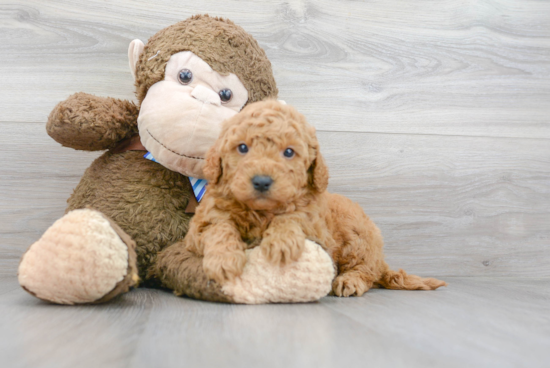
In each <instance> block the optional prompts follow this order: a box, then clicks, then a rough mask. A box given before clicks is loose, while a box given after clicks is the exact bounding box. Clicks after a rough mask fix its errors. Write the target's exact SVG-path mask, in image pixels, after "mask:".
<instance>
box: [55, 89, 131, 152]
mask: <svg viewBox="0 0 550 368" xmlns="http://www.w3.org/2000/svg"><path fill="white" fill-rule="evenodd" d="M138 115H139V109H138V107H137V106H136V105H135V104H134V103H133V102H130V101H127V100H119V99H116V98H112V97H98V96H94V95H90V94H87V93H82V92H79V93H75V94H74V95H72V96H70V97H69V98H67V99H66V100H65V101H62V102H60V103H59V104H58V105H57V106H56V107H55V108H54V109H53V111H52V112H51V113H50V116H49V117H48V123H47V124H46V131H47V132H48V134H49V136H50V137H52V138H53V139H54V140H56V141H57V142H58V143H61V144H62V145H63V146H65V147H71V148H74V149H78V150H85V151H99V150H105V149H110V148H113V147H115V146H116V144H117V143H118V142H120V141H121V140H123V139H125V138H128V137H130V136H132V135H134V134H136V133H137V132H138V128H137V118H138Z"/></svg>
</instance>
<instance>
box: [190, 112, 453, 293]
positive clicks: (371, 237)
mask: <svg viewBox="0 0 550 368" xmlns="http://www.w3.org/2000/svg"><path fill="white" fill-rule="evenodd" d="M204 173H205V175H206V178H207V179H208V182H209V185H208V190H207V191H206V195H205V197H204V198H203V200H202V202H201V205H200V206H199V207H198V208H197V212H196V214H195V216H194V218H193V220H192V222H191V224H190V228H189V232H188V233H187V236H186V238H185V240H184V243H185V246H186V247H187V249H188V250H189V251H191V252H195V253H197V254H199V255H201V256H204V258H203V267H204V270H205V273H206V275H207V276H209V277H210V278H211V279H214V280H216V281H218V282H220V283H223V282H224V281H226V280H231V279H233V278H235V277H236V276H239V275H240V274H241V272H242V270H243V268H244V265H245V262H246V257H245V250H246V249H247V248H252V247H256V246H259V247H261V248H262V252H264V254H265V255H266V256H267V258H268V259H269V260H270V261H272V262H274V263H278V264H281V265H284V264H286V263H288V262H292V261H295V260H297V259H298V258H299V257H300V255H301V253H302V249H303V246H304V242H305V239H306V238H307V239H310V240H313V241H315V242H317V243H319V244H321V246H322V247H323V248H324V249H326V251H327V252H328V253H329V254H330V255H331V257H332V259H333V260H334V264H335V267H336V270H337V276H336V278H335V279H334V282H333V286H332V288H333V293H334V294H335V295H337V296H351V295H357V296H360V295H362V294H363V293H364V292H366V291H367V290H369V289H370V288H371V287H376V286H382V287H385V288H389V289H422V290H430V289H436V288H438V287H440V286H443V285H446V284H445V282H443V281H440V280H436V279H433V278H420V277H418V276H414V275H408V274H407V273H405V272H404V271H403V270H400V271H399V272H396V271H392V270H390V269H389V267H388V265H387V264H386V262H385V261H384V255H383V253H382V246H383V242H382V236H381V234H380V230H379V229H378V228H377V227H376V225H375V224H374V223H373V222H372V221H371V220H370V219H369V218H368V217H367V215H365V213H364V212H363V210H362V209H361V207H360V206H359V205H358V204H356V203H353V202H352V201H351V200H349V199H347V198H345V197H343V196H340V195H337V194H330V193H328V192H327V191H326V188H327V185H328V177H329V175H328V170H327V167H326V165H325V162H324V160H323V157H322V156H321V153H320V151H319V143H318V141H317V137H316V136H315V129H314V128H313V127H312V126H310V125H309V124H308V123H307V122H306V120H305V118H304V116H303V115H302V114H300V113H298V112H297V111H296V110H295V109H294V108H292V107H290V106H286V105H283V104H281V103H279V102H277V101H264V102H257V103H254V104H251V105H249V106H248V107H246V108H245V109H244V110H243V111H242V112H241V113H239V114H238V115H236V116H234V117H233V118H231V119H229V120H228V121H226V122H225V123H224V125H223V127H222V131H221V133H220V136H219V138H218V140H217V142H216V143H215V144H214V146H213V147H212V148H211V149H210V151H209V153H208V155H207V161H206V165H205V168H204Z"/></svg>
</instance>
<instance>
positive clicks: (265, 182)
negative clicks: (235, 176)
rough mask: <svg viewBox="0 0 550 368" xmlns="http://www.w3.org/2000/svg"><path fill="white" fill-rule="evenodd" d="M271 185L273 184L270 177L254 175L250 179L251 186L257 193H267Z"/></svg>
mask: <svg viewBox="0 0 550 368" xmlns="http://www.w3.org/2000/svg"><path fill="white" fill-rule="evenodd" d="M271 184H273V179H271V177H270V176H266V175H256V176H255V177H253V178H252V185H254V189H256V190H257V191H258V192H267V191H268V190H269V187H270V186H271Z"/></svg>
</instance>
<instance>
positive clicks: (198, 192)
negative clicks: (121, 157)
mask: <svg viewBox="0 0 550 368" xmlns="http://www.w3.org/2000/svg"><path fill="white" fill-rule="evenodd" d="M143 157H145V158H146V159H148V160H151V161H153V162H157V163H158V161H157V160H155V158H154V157H153V155H152V154H151V152H147V153H146V154H145V155H143ZM189 181H190V182H191V186H192V187H193V193H194V194H195V198H197V202H200V201H201V199H202V197H204V193H206V185H207V184H208V182H207V181H206V180H204V179H197V178H192V177H189Z"/></svg>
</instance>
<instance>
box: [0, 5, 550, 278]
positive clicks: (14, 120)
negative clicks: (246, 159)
mask: <svg viewBox="0 0 550 368" xmlns="http://www.w3.org/2000/svg"><path fill="white" fill-rule="evenodd" d="M196 13H209V14H211V15H219V16H224V17H227V18H230V19H232V20H233V21H235V22H237V23H238V24H240V25H241V26H243V27H244V28H245V29H246V30H247V31H248V32H250V33H251V34H253V35H254V36H255V37H256V39H257V40H258V41H259V43H260V45H261V46H262V47H263V48H264V49H265V50H266V52H267V54H268V56H269V58H270V60H271V61H272V64H273V68H274V72H275V77H276V79H277V81H278V85H279V89H280V98H281V99H284V100H286V101H287V102H288V103H290V104H292V105H294V106H296V107H297V108H298V109H299V110H300V111H301V112H302V113H304V114H305V115H306V117H307V118H308V119H309V121H310V122H312V123H313V124H314V125H315V126H316V127H317V128H318V131H319V133H318V134H319V138H320V140H321V144H322V152H323V153H324V155H325V157H326V158H327V161H328V163H329V165H330V168H331V184H330V189H331V190H332V191H334V192H338V193H342V194H345V195H347V196H349V197H351V198H353V199H354V200H356V201H358V202H359V203H360V204H361V205H362V206H363V208H364V209H365V210H366V211H367V213H368V214H369V215H370V216H371V217H372V218H373V219H374V220H375V221H376V222H377V224H378V225H379V226H380V227H381V228H382V231H383V233H384V234H385V239H386V254H387V259H388V261H389V263H390V265H391V266H393V267H403V268H405V269H406V270H407V271H411V272H416V273H419V274H423V275H437V276H442V277H444V276H481V275H489V276H526V277H542V276H550V2H545V1H531V0H522V1H519V0H518V1H512V0H492V1H491V0H449V1H445V0H442V1H433V0H415V1H397V0H379V1H351V0H345V1H338V0H321V1H317V0H316V1H299V0H291V1H278V0H277V1H233V0H223V1H222V0H215V1H168V0H161V1H158V0H156V1H130V0H124V1H98V0H86V1H84V0H78V1H68V0H67V1H57V0H56V1H47V2H46V1H26V0H24V1H17V2H10V3H8V2H6V1H2V2H1V3H0V152H1V155H2V157H1V159H0V273H1V274H6V275H8V274H14V272H15V270H16V267H17V263H18V259H19V257H20V256H21V254H22V252H23V251H24V250H25V249H26V248H27V247H28V246H29V245H30V244H31V243H32V242H33V241H35V240H36V239H38V238H39V237H40V235H41V234H42V233H43V232H44V231H45V229H46V228H47V227H48V226H49V225H51V223H53V221H55V220H56V219H57V218H59V217H60V216H61V215H62V214H63V211H64V206H65V200H66V198H67V197H68V196H69V194H70V193H71V191H72V188H74V186H75V185H76V184H77V183H78V180H79V178H80V176H81V175H82V173H83V171H84V170H85V168H86V167H87V166H88V165H89V164H90V162H91V161H92V160H93V159H94V158H95V157H97V156H98V154H97V153H86V152H77V151H74V150H71V149H67V148H61V147H60V146H59V145H58V144H57V143H55V142H54V141H53V140H51V139H50V138H49V137H48V136H47V135H46V133H45V129H44V123H45V121H46V118H47V116H48V113H49V112H50V111H51V109H52V108H53V107H54V106H55V104H56V103H57V102H58V101H60V100H62V99H65V98H66V97H68V96H69V95H70V94H72V93H74V92H77V91H85V92H89V93H94V94H97V95H102V96H113V97H119V98H128V99H132V98H133V81H132V77H131V74H130V72H129V69H128V62H127V57H126V52H127V47H128V44H129V42H130V41H131V40H132V39H134V38H140V39H142V40H143V41H146V40H147V38H148V37H150V36H152V35H153V34H154V33H155V32H156V31H158V30H160V29H162V28H164V27H166V26H168V25H170V24H173V23H175V22H177V21H180V20H183V19H185V18H187V17H188V16H190V15H193V14H196Z"/></svg>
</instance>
